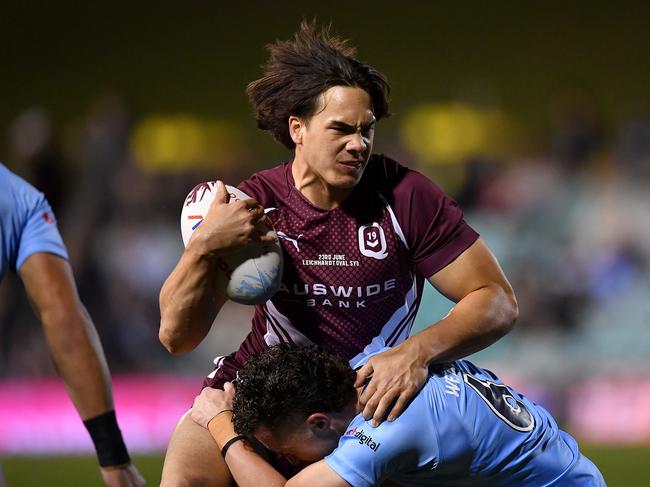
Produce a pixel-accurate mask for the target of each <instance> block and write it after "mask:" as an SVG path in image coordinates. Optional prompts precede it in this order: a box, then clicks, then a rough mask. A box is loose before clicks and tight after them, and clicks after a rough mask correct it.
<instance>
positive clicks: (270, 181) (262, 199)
mask: <svg viewBox="0 0 650 487" xmlns="http://www.w3.org/2000/svg"><path fill="white" fill-rule="evenodd" d="M286 170H287V164H281V165H279V166H276V167H273V168H271V169H266V170H264V171H260V172H258V173H255V174H253V175H252V176H251V177H250V178H249V179H247V180H245V181H242V182H241V183H239V184H238V185H237V188H239V189H241V190H242V191H243V192H244V193H246V194H247V195H248V196H250V197H251V198H255V199H256V200H257V202H258V203H259V204H260V205H262V206H263V207H264V208H273V207H275V206H276V205H277V197H278V196H282V195H284V193H287V192H288V187H287V181H286Z"/></svg>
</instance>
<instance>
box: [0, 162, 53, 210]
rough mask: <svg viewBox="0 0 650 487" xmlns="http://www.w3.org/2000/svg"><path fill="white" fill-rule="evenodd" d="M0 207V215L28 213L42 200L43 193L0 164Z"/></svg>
mask: <svg viewBox="0 0 650 487" xmlns="http://www.w3.org/2000/svg"><path fill="white" fill-rule="evenodd" d="M0 195H2V197H0V206H1V207H2V214H5V215H6V214H14V212H16V211H21V210H24V211H28V210H29V209H30V208H32V207H33V206H36V205H38V204H39V203H40V202H41V201H42V200H43V199H44V196H43V193H41V192H40V191H38V190H37V189H36V188H35V187H34V186H32V185H31V184H29V183H28V182H27V181H25V180H24V179H23V178H21V177H20V176H18V175H17V174H15V173H13V172H12V171H10V170H9V168H7V167H6V166H5V165H4V164H2V163H0Z"/></svg>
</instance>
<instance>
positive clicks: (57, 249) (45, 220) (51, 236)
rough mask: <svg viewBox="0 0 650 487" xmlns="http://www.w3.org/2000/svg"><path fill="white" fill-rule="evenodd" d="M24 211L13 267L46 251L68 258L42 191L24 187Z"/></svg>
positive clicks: (22, 195)
mask: <svg viewBox="0 0 650 487" xmlns="http://www.w3.org/2000/svg"><path fill="white" fill-rule="evenodd" d="M19 198H20V199H21V205H19V208H20V207H22V209H21V210H20V211H23V212H24V215H23V217H24V218H23V221H24V223H23V227H22V229H21V235H20V244H19V247H18V253H17V257H16V266H15V269H16V270H19V269H20V267H21V266H22V265H23V263H24V262H25V259H27V258H28V257H29V256H31V255H33V254H36V253H39V252H47V253H50V254H54V255H58V256H59V257H62V258H64V259H66V260H67V259H68V252H67V250H66V248H65V244H64V243H63V239H62V238H61V234H60V233H59V230H58V228H57V226H56V219H55V217H54V213H53V212H52V208H51V207H50V204H49V203H48V202H47V200H46V199H45V196H43V194H42V193H40V192H38V191H36V190H35V189H34V188H33V187H31V186H29V187H28V188H24V189H23V192H22V194H21V195H19Z"/></svg>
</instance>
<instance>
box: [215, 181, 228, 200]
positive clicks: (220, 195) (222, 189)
mask: <svg viewBox="0 0 650 487" xmlns="http://www.w3.org/2000/svg"><path fill="white" fill-rule="evenodd" d="M215 188H216V189H217V191H216V192H215V193H214V200H213V201H212V204H213V205H218V204H225V203H228V191H226V185H225V184H223V181H217V182H216V184H215Z"/></svg>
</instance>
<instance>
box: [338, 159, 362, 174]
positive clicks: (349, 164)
mask: <svg viewBox="0 0 650 487" xmlns="http://www.w3.org/2000/svg"><path fill="white" fill-rule="evenodd" d="M338 163H339V167H341V168H342V169H343V170H344V171H345V172H350V173H357V172H359V171H361V170H362V169H363V166H364V165H365V163H366V161H359V160H354V161H338Z"/></svg>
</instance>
